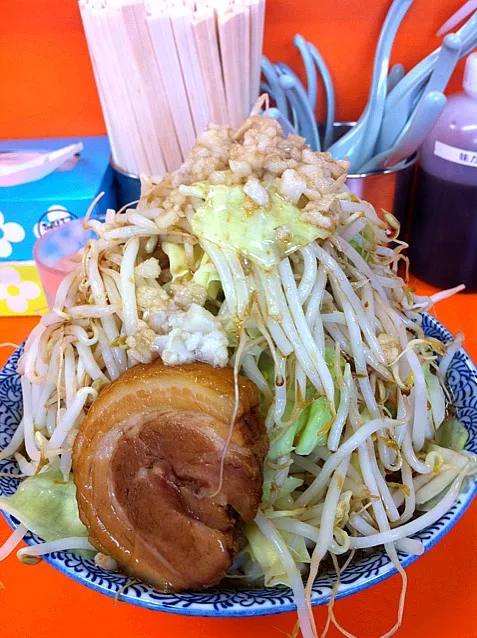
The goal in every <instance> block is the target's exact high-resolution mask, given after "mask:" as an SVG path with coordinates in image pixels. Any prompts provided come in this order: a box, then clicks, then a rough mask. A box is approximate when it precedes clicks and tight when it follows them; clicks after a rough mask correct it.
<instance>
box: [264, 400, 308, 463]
mask: <svg viewBox="0 0 477 638" xmlns="http://www.w3.org/2000/svg"><path fill="white" fill-rule="evenodd" d="M309 410H310V408H305V409H304V410H302V411H301V414H300V416H299V417H298V419H296V420H295V421H294V422H293V423H292V424H291V425H289V426H288V427H287V428H286V429H285V430H284V433H283V434H282V436H281V437H280V438H279V439H276V440H275V441H273V443H272V444H271V446H270V450H269V452H268V458H269V459H270V460H272V461H275V460H277V459H279V458H280V457H281V456H285V455H286V454H289V453H290V452H292V451H293V449H294V447H295V436H296V434H297V433H299V432H301V430H302V428H303V427H304V426H305V424H306V422H307V420H308V415H309Z"/></svg>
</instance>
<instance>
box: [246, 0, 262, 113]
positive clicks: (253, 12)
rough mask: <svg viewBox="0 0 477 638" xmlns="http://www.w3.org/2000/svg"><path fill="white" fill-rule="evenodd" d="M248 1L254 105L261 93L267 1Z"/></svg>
mask: <svg viewBox="0 0 477 638" xmlns="http://www.w3.org/2000/svg"><path fill="white" fill-rule="evenodd" d="M248 1H249V2H250V103H251V104H253V103H254V102H255V100H257V99H258V96H259V93H260V75H261V71H260V66H261V61H262V42H263V29H264V25H265V0H248Z"/></svg>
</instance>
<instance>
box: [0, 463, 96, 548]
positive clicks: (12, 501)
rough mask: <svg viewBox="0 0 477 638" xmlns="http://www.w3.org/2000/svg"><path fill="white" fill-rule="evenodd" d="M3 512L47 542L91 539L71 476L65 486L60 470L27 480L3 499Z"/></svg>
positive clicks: (0, 503) (1, 501) (0, 504)
mask: <svg viewBox="0 0 477 638" xmlns="http://www.w3.org/2000/svg"><path fill="white" fill-rule="evenodd" d="M0 509H4V510H5V511H6V512H8V513H9V514H11V515H12V516H14V517H15V518H17V519H18V520H19V521H20V522H21V523H23V524H24V525H25V526H26V527H27V528H28V529H29V530H30V531H31V532H33V533H34V534H37V535H38V536H40V537H41V538H42V539H43V540H45V541H54V540H58V539H60V538H66V537H70V536H86V537H87V536H88V530H87V529H86V527H85V526H84V525H83V523H82V522H81V520H80V517H79V512H78V504H77V502H76V486H75V484H74V482H73V475H72V474H70V476H69V480H68V481H67V482H66V483H65V482H64V479H63V474H62V473H61V472H60V471H58V470H48V471H47V472H41V473H40V474H37V475H36V476H31V477H28V478H26V479H25V480H24V481H22V482H21V483H20V485H19V486H18V489H17V491H16V492H15V494H12V496H6V497H2V498H0Z"/></svg>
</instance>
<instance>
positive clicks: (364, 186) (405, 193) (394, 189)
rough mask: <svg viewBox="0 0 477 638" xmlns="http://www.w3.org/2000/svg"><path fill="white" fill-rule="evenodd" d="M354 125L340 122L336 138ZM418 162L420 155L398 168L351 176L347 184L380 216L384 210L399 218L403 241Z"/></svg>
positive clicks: (414, 156) (353, 123)
mask: <svg viewBox="0 0 477 638" xmlns="http://www.w3.org/2000/svg"><path fill="white" fill-rule="evenodd" d="M355 124H356V123H355V122H337V123H336V124H335V135H334V139H336V140H337V139H339V138H340V137H342V136H343V135H344V134H345V133H346V131H348V130H349V129H350V128H351V127H353V126H354V125H355ZM416 160H417V153H415V154H414V155H412V156H411V157H409V158H408V159H407V160H406V161H405V162H402V163H401V164H400V165H399V167H398V168H389V169H387V170H384V171H375V172H372V173H358V174H356V175H348V179H347V181H346V184H347V186H348V188H349V189H350V190H351V191H352V192H353V193H354V194H355V195H357V196H358V197H359V198H361V199H364V200H365V201H367V202H369V203H370V204H372V205H373V206H374V208H375V209H376V212H377V213H378V214H379V215H381V214H382V211H383V210H384V211H387V212H390V213H392V214H393V215H394V216H395V217H396V218H397V219H398V221H399V222H400V224H401V233H400V237H401V238H404V237H405V236H406V232H407V224H408V219H409V214H410V209H411V203H412V194H413V184H414V171H415V168H416Z"/></svg>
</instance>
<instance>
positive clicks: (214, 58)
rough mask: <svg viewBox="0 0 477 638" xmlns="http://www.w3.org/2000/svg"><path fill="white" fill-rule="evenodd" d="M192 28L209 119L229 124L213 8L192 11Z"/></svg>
mask: <svg viewBox="0 0 477 638" xmlns="http://www.w3.org/2000/svg"><path fill="white" fill-rule="evenodd" d="M193 28H194V36H195V41H196V46H197V51H198V54H199V60H200V66H201V69H202V78H203V80H204V87H205V93H206V96H207V101H208V105H209V111H210V117H211V121H212V122H214V123H215V124H229V115H228V110H227V102H226V97H225V89H224V82H223V76H222V68H221V64H220V50H219V45H218V39H217V31H216V23H215V13H214V11H213V9H212V8H210V7H206V6H202V7H198V8H197V10H196V12H195V13H194V23H193Z"/></svg>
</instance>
